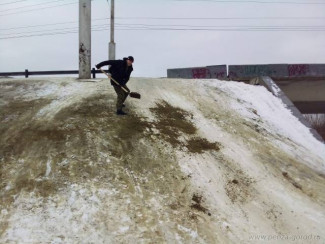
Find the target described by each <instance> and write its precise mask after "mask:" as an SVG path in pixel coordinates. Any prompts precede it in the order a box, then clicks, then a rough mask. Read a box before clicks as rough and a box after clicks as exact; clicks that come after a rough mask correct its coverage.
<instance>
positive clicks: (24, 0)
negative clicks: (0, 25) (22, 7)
mask: <svg viewBox="0 0 325 244" xmlns="http://www.w3.org/2000/svg"><path fill="white" fill-rule="evenodd" d="M26 1H27V0H20V1H15V2H10V3H1V4H0V5H1V6H2V5H8V4H14V3H20V2H26Z"/></svg>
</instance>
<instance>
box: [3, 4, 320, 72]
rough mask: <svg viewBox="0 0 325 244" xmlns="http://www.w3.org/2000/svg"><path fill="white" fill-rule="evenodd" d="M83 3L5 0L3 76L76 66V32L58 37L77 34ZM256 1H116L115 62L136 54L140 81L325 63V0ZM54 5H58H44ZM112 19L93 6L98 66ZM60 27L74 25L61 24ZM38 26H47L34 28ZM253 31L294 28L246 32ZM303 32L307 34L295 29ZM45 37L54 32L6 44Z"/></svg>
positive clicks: (94, 50) (102, 7)
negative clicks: (190, 72)
mask: <svg viewBox="0 0 325 244" xmlns="http://www.w3.org/2000/svg"><path fill="white" fill-rule="evenodd" d="M13 2H17V3H13ZM50 2H51V3H50ZM77 2H78V1H77V0H64V1H63V0H61V1H58V0H56V1H55V0H52V1H51V0H43V1H41V0H39V1H36V0H27V1H26V0H25V1H18V0H0V72H9V71H23V70H25V69H29V70H30V71H38V70H71V69H74V70H75V69H78V34H77V33H69V34H56V33H57V32H67V31H77V28H78V22H77V21H78V12H79V7H78V4H77ZM109 2H110V0H109ZM257 2H262V0H260V1H259V0H257V1H255V2H254V1H244V0H243V1H226V2H222V1H213V0H211V1H172V0H164V1H162V0H150V1H149V0H115V5H116V6H115V10H116V17H117V19H116V24H117V25H116V28H117V30H116V32H115V41H116V45H117V50H116V57H117V59H119V58H123V57H125V56H128V55H132V56H134V58H135V63H134V72H133V74H132V75H133V76H137V77H141V76H143V77H163V76H166V75H167V72H166V70H167V68H179V67H195V66H206V65H219V64H228V65H230V64H267V63H325V0H295V1H294V0H277V1H270V0H269V1H266V0H264V2H268V3H257ZM270 2H271V3H270ZM279 2H295V4H284V3H279ZM8 3H12V4H8ZM45 3H49V4H45ZM298 3H309V4H298ZM310 3H323V4H310ZM63 4H64V5H63ZM30 5H35V6H31V7H28V6H30ZM58 5H63V6H58ZM50 6H56V7H53V8H46V7H50ZM40 8H43V9H40ZM9 9H11V10H9ZM33 9H37V10H36V11H34V10H33ZM30 10H32V11H30ZM22 11H25V12H22ZM17 12H20V13H17ZM109 14H110V10H109V5H108V2H107V1H106V0H94V1H92V19H93V21H92V25H93V28H94V30H99V29H101V30H99V31H93V33H92V66H94V65H95V64H97V63H99V62H101V61H103V60H107V58H108V43H109V27H108V25H109V19H105V18H109ZM136 17H137V18H136ZM273 17H277V18H278V19H277V18H275V19H273ZM152 18H165V19H152ZM166 18H181V19H166ZM186 18H188V19H186ZM200 18H201V19H200ZM213 18H214V19H213ZM218 18H219V19H218ZM226 18H228V19H226ZM229 18H230V19H229ZM231 18H232V19H231ZM234 18H242V19H234ZM247 18H250V19H247ZM286 18H287V19H286ZM62 22H70V23H65V24H58V23H62ZM53 24H55V25H53ZM135 24H143V25H146V26H145V27H146V28H148V27H149V28H165V29H166V28H167V29H170V28H174V29H187V28H190V29H204V28H214V29H216V30H213V31H212V30H209V31H207V30H152V29H147V30H139V27H142V28H143V25H135ZM35 25H43V26H37V27H30V26H35ZM161 25H164V26H161ZM27 26H28V27H27ZM196 26H199V27H196ZM253 26H259V27H260V26H264V29H265V28H278V27H279V26H282V28H289V29H288V31H247V28H252V27H253ZM18 27H25V28H19V29H17V28H18ZM135 27H137V29H136V30H130V28H135ZM302 27H303V28H305V29H307V30H308V31H292V30H293V28H298V30H301V28H302ZM67 28H72V29H67ZM73 28H74V29H73ZM103 28H106V30H103ZM122 28H123V29H122ZM232 28H235V29H237V30H236V31H230V29H232ZM238 28H241V30H244V31H239V30H238ZM243 28H244V29H243ZM221 29H223V30H221ZM264 29H263V30H264ZM313 29H317V30H318V31H310V30H313ZM289 30H290V31H289ZM319 30H321V31H319ZM44 33H51V34H53V35H44V36H33V37H24V38H23V37H20V38H14V39H3V38H8V37H17V36H22V35H39V34H44ZM54 34H56V35H54Z"/></svg>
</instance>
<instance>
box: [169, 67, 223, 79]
mask: <svg viewBox="0 0 325 244" xmlns="http://www.w3.org/2000/svg"><path fill="white" fill-rule="evenodd" d="M167 77H168V78H185V79H211V78H214V79H225V78H227V65H212V66H207V67H192V68H183V69H168V70H167Z"/></svg>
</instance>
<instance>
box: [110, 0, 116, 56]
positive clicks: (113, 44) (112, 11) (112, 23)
mask: <svg viewBox="0 0 325 244" xmlns="http://www.w3.org/2000/svg"><path fill="white" fill-rule="evenodd" d="M108 49H109V51H108V58H109V60H115V42H114V0H111V41H110V43H109V48H108Z"/></svg>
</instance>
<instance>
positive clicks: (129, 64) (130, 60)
mask: <svg viewBox="0 0 325 244" xmlns="http://www.w3.org/2000/svg"><path fill="white" fill-rule="evenodd" d="M133 62H134V58H133V57H132V56H129V57H128V58H127V59H126V63H127V64H128V66H131V65H132V64H133Z"/></svg>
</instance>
